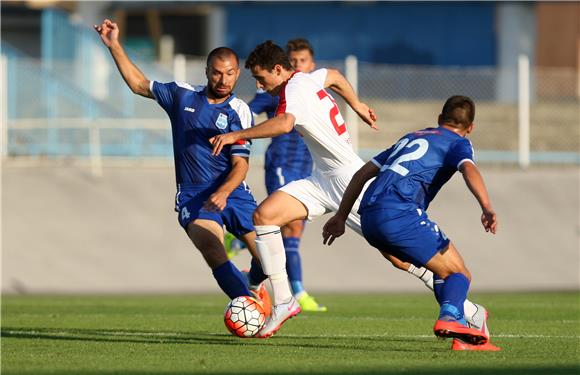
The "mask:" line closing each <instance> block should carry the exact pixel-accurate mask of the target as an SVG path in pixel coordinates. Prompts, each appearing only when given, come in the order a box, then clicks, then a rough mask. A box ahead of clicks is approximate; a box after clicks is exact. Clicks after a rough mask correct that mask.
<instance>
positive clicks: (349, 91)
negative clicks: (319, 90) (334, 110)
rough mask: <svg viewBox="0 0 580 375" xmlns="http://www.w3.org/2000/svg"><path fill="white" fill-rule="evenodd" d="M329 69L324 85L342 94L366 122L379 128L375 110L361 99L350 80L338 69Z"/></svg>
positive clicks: (374, 127)
mask: <svg viewBox="0 0 580 375" xmlns="http://www.w3.org/2000/svg"><path fill="white" fill-rule="evenodd" d="M327 71H328V73H327V75H326V81H325V82H324V87H327V88H329V89H331V90H332V91H334V92H336V93H337V94H338V95H340V96H341V97H342V98H343V99H344V100H345V101H346V102H347V104H348V105H349V106H350V107H351V108H352V109H353V110H354V111H355V112H356V113H357V115H358V116H359V117H360V118H361V119H362V120H363V121H364V122H366V123H367V124H368V125H369V126H370V127H371V128H373V129H375V130H378V128H377V125H376V121H377V115H376V114H375V111H374V110H373V109H372V108H369V106H368V105H366V104H365V103H362V102H361V101H360V100H359V98H358V96H357V95H356V93H355V92H354V89H353V88H352V86H351V85H350V83H349V82H348V80H347V79H346V78H345V77H344V76H343V75H342V74H341V73H340V72H339V71H338V70H336V69H327Z"/></svg>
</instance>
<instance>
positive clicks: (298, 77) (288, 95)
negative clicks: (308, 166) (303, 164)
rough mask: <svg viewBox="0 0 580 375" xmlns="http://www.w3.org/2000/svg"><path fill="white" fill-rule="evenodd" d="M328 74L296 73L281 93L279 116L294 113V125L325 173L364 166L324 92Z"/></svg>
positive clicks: (334, 107) (331, 102)
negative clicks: (346, 167) (359, 165)
mask: <svg viewBox="0 0 580 375" xmlns="http://www.w3.org/2000/svg"><path fill="white" fill-rule="evenodd" d="M327 74H328V71H327V70H326V69H319V70H316V71H314V72H312V73H309V74H308V73H301V72H295V73H294V74H293V75H292V77H290V79H289V80H288V81H287V82H286V84H285V85H284V86H283V87H282V90H281V91H280V103H279V104H278V109H277V111H276V115H278V114H283V113H291V114H292V115H294V117H295V118H296V122H295V124H294V126H295V127H296V130H297V131H298V132H299V133H300V134H301V135H302V136H303V137H304V142H305V143H306V146H308V149H309V150H310V153H311V154H312V160H313V162H314V169H315V170H317V171H318V172H321V173H325V172H330V171H333V170H337V169H342V167H345V166H349V165H352V164H357V165H358V164H361V163H362V160H361V158H360V157H359V156H358V155H357V154H356V153H355V152H354V150H353V148H352V144H351V139H350V135H349V134H348V130H347V129H346V124H345V123H344V119H343V118H342V115H341V114H340V111H339V109H338V106H337V105H336V102H335V101H334V98H333V97H332V96H331V95H330V94H329V93H328V92H326V90H325V89H324V82H325V80H326V75H327Z"/></svg>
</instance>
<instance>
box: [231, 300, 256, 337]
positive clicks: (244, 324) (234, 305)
mask: <svg viewBox="0 0 580 375" xmlns="http://www.w3.org/2000/svg"><path fill="white" fill-rule="evenodd" d="M265 321H266V314H265V313H264V308H263V307H262V304H261V303H260V302H258V300H256V299H255V298H254V297H250V296H241V297H236V298H234V299H233V300H231V301H230V303H228V305H227V306H226V311H225V312H224V323H225V324H226V327H227V329H228V330H229V331H230V332H231V333H233V334H234V335H236V336H239V337H252V336H255V335H256V334H257V333H258V331H259V330H260V329H261V328H262V326H263V325H264V322H265Z"/></svg>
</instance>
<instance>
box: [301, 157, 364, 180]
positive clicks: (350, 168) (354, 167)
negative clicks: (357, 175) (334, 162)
mask: <svg viewBox="0 0 580 375" xmlns="http://www.w3.org/2000/svg"><path fill="white" fill-rule="evenodd" d="M364 164H365V163H364V162H363V161H362V160H361V161H356V162H354V163H351V164H346V165H342V166H340V167H337V168H334V169H331V170H328V171H319V170H317V169H314V171H313V172H312V173H313V174H314V173H316V174H318V175H321V176H324V177H335V176H339V175H342V174H345V173H354V172H356V171H358V170H359V169H360V168H361V167H362V166H363V165H364Z"/></svg>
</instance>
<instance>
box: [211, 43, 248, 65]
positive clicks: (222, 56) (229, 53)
mask: <svg viewBox="0 0 580 375" xmlns="http://www.w3.org/2000/svg"><path fill="white" fill-rule="evenodd" d="M214 59H219V60H228V59H232V60H235V62H236V65H239V63H240V60H239V59H238V54H237V53H236V51H234V50H233V49H231V48H228V47H218V48H215V49H214V50H212V51H211V52H210V53H209V54H208V55H207V60H206V66H208V67H209V66H210V65H211V63H212V61H213V60H214Z"/></svg>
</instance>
